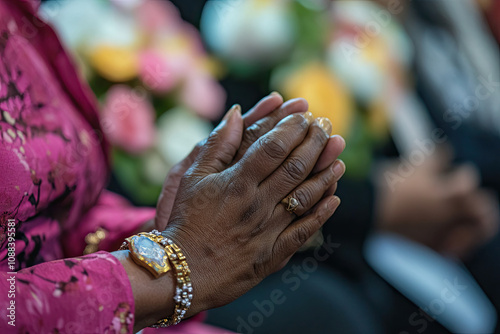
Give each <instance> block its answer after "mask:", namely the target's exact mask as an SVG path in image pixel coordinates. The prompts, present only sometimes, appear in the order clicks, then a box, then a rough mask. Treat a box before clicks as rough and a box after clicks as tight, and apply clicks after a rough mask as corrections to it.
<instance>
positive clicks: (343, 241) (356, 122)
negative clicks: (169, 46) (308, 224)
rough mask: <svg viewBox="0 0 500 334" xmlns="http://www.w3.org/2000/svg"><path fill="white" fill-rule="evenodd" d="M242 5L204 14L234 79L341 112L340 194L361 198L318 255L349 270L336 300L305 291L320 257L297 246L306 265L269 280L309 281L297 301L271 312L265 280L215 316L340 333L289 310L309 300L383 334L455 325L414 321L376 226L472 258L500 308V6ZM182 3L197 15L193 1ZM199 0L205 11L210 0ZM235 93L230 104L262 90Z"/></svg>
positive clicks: (337, 124) (342, 326)
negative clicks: (386, 273) (373, 240)
mask: <svg viewBox="0 0 500 334" xmlns="http://www.w3.org/2000/svg"><path fill="white" fill-rule="evenodd" d="M174 2H175V1H174ZM236 3H237V2H233V3H230V4H229V5H226V6H225V5H224V2H208V3H207V8H206V9H205V10H206V11H207V12H208V11H209V10H211V11H214V12H216V13H217V15H216V16H215V18H214V19H213V21H209V20H208V19H206V17H208V15H206V14H207V13H204V16H205V15H206V17H204V18H203V20H202V24H201V26H202V31H203V29H204V28H205V37H206V41H207V43H208V44H209V45H210V46H211V47H212V48H213V49H214V50H215V51H216V52H218V54H219V55H221V57H222V58H223V59H224V60H225V61H227V62H229V63H231V69H233V71H232V75H230V76H228V77H227V78H226V79H225V81H223V83H224V82H227V83H229V82H235V81H236V82H238V83H240V85H241V87H253V88H254V89H253V90H254V91H259V89H262V88H261V87H267V86H266V85H263V84H262V82H265V81H266V80H268V82H269V84H270V85H271V87H273V88H278V89H280V90H282V91H283V93H284V95H285V96H286V97H290V98H292V97H297V96H302V97H305V98H307V99H308V101H309V110H310V111H311V112H312V113H313V114H315V115H323V114H322V113H324V112H330V113H331V118H332V119H333V120H334V128H335V129H336V130H337V131H338V132H339V133H342V134H343V135H345V136H346V137H347V138H348V142H349V147H348V149H347V150H346V151H345V152H344V154H343V155H342V158H343V159H344V160H345V161H346V164H347V165H348V166H351V168H350V169H349V170H348V173H347V175H346V177H345V178H344V179H343V181H342V182H341V184H340V185H339V190H338V191H339V192H340V193H341V194H342V197H343V198H350V199H356V201H353V200H349V201H348V203H346V204H345V205H344V206H343V207H342V208H340V209H339V211H338V216H337V217H336V218H337V219H339V218H340V219H342V221H344V222H345V224H342V225H331V224H330V225H326V226H325V227H324V228H323V230H322V233H323V238H324V239H325V241H326V242H325V244H328V243H332V242H336V243H337V245H340V246H339V247H338V249H336V250H335V252H334V254H332V255H331V256H329V257H328V259H326V260H324V261H316V262H320V264H319V268H320V269H315V270H319V271H321V270H323V268H322V264H324V263H328V265H329V266H330V275H331V276H332V277H338V279H336V281H337V282H336V286H335V287H328V288H326V287H324V286H323V287H321V292H323V293H324V295H325V296H328V295H330V294H331V293H332V294H334V293H335V291H336V293H338V294H340V295H344V294H346V295H349V296H350V297H344V298H342V300H343V303H341V305H332V304H329V303H323V301H322V300H321V297H319V298H314V297H313V296H311V295H307V293H305V292H304V293H303V294H302V293H301V291H306V290H305V289H304V290H301V288H300V285H299V284H297V285H294V282H296V281H294V280H292V281H291V280H290V278H292V279H297V282H300V283H304V282H307V277H308V276H307V275H308V274H309V272H308V271H307V267H305V266H306V265H305V264H307V263H308V262H307V261H309V260H308V259H311V257H312V258H315V259H316V257H315V253H314V251H312V252H307V251H306V252H304V253H302V254H300V255H298V256H296V258H295V261H296V264H298V265H299V267H298V268H296V271H295V272H293V271H292V273H289V275H285V274H286V272H285V274H283V273H281V274H277V275H275V276H274V277H271V278H269V282H272V286H273V287H275V286H276V283H279V282H281V283H282V284H283V286H284V288H283V291H287V292H288V291H289V290H290V287H294V288H295V287H297V286H299V287H298V288H297V290H293V291H292V292H290V293H288V294H286V298H287V302H286V303H284V304H279V305H276V304H274V305H273V307H272V308H271V307H270V306H268V308H267V313H266V311H264V310H265V307H264V306H262V305H268V304H267V303H265V302H263V301H268V300H269V295H270V293H271V292H272V288H269V287H267V288H266V287H265V282H264V284H261V285H260V286H258V287H257V288H255V289H254V290H252V292H251V293H249V294H247V295H246V296H244V299H242V300H239V301H238V302H236V303H233V304H232V305H229V306H227V307H225V308H223V309H221V310H214V311H211V312H210V316H209V319H210V320H211V321H213V323H217V324H219V325H222V326H227V327H228V328H232V329H237V328H238V330H239V331H246V332H251V333H269V332H274V331H278V330H279V328H281V329H283V328H285V329H284V330H285V331H286V332H287V333H299V332H301V331H307V330H311V331H313V332H315V333H326V332H328V331H325V330H324V331H322V330H321V329H319V326H318V327H315V326H316V324H309V323H307V322H306V323H299V322H300V321H290V320H287V321H284V320H283V321H281V320H279V319H285V314H287V315H290V314H293V313H294V312H297V313H296V314H297V315H296V316H294V317H293V318H294V319H301V315H303V314H304V313H303V312H304V311H303V310H301V309H300V308H299V307H298V306H297V305H301V304H302V303H304V304H305V305H307V309H308V312H310V313H307V314H310V316H306V317H314V318H315V319H316V320H317V321H318V322H321V321H323V322H327V323H328V324H329V325H328V326H326V328H332V329H333V328H334V329H335V330H336V331H338V332H343V333H347V332H349V333H353V332H359V333H363V328H362V324H359V326H358V327H356V325H353V322H356V319H363V321H359V322H358V323H366V324H370V326H371V329H372V331H373V332H376V331H378V330H380V331H382V332H399V331H403V330H407V331H408V332H416V331H420V330H428V331H430V332H433V333H437V332H443V331H444V332H446V330H445V329H444V328H442V327H441V326H440V325H439V324H438V323H437V322H436V321H434V320H433V319H432V318H431V316H427V318H424V316H423V315H422V319H424V320H425V328H424V325H421V323H417V324H415V323H414V322H410V321H409V316H410V315H411V314H412V313H414V312H415V311H416V309H417V308H416V307H415V305H414V304H412V303H411V302H409V301H408V300H406V298H404V297H402V296H401V295H400V294H399V293H397V292H396V291H395V290H393V289H392V288H391V287H389V286H388V285H387V284H386V283H385V282H384V281H383V280H382V279H380V278H379V277H378V276H377V275H376V274H374V272H373V271H372V270H371V269H370V267H369V266H368V265H367V264H366V263H365V261H364V259H363V256H362V247H363V242H364V239H365V237H366V236H367V235H368V234H369V233H371V232H372V231H374V230H383V231H390V232H394V233H397V234H400V235H403V236H405V237H407V238H410V239H412V240H415V241H417V242H419V243H421V244H423V245H426V246H428V247H431V248H432V249H434V250H436V251H438V252H440V253H442V254H444V255H446V256H451V257H457V258H461V259H463V260H465V263H466V265H467V266H468V268H469V269H470V270H471V272H472V274H473V275H474V276H475V278H476V279H477V280H478V282H479V283H480V285H481V286H482V288H483V289H484V291H485V292H486V294H487V295H488V296H489V298H490V299H491V300H492V302H493V304H494V305H495V307H496V308H497V310H498V309H500V293H499V292H500V291H499V290H498V287H497V285H496V283H495V282H498V277H499V276H498V275H499V273H500V268H498V265H497V263H498V256H500V250H499V249H498V247H499V245H500V244H499V241H498V234H497V230H498V223H499V215H498V206H499V203H498V197H497V193H498V191H499V190H500V177H499V176H498V173H497V172H496V171H498V170H499V167H500V158H499V156H498V153H497V152H498V147H499V145H500V141H499V140H500V139H499V133H500V131H499V130H500V123H499V119H500V117H499V115H500V113H499V110H498V108H499V106H500V103H499V97H500V91H499V88H500V87H499V80H498V78H499V75H500V73H499V69H498V64H499V59H500V58H499V57H498V45H497V44H496V43H495V41H494V40H493V38H492V31H493V33H494V34H495V35H497V34H498V28H497V27H496V22H497V21H496V20H495V19H494V18H495V17H496V18H497V20H498V10H497V6H496V5H497V3H496V2H495V1H482V2H480V3H478V4H476V3H475V2H473V1H433V2H423V1H422V2H416V1H373V2H370V1H333V2H328V1H277V2H265V1H264V2H260V3H259V4H257V2H252V1H250V2H247V4H246V5H241V6H243V7H245V10H242V9H241V7H238V5H236ZM249 3H250V4H249ZM251 3H255V4H254V5H252V4H251ZM375 3H377V5H378V6H375ZM214 4H217V5H214ZM178 5H179V6H180V8H181V10H182V8H184V9H185V10H186V11H185V12H182V13H186V14H185V15H186V17H195V18H196V15H193V11H194V9H193V10H188V9H187V8H186V7H184V6H183V4H181V3H178ZM209 5H212V7H209ZM193 8H200V13H201V5H200V6H198V7H197V6H194V7H193ZM214 8H217V9H214ZM236 8H238V9H236ZM482 9H484V11H485V15H484V17H483V12H482ZM485 17H486V18H488V19H489V21H488V22H489V23H490V27H488V26H487V25H486V22H487V21H486V20H485ZM204 21H205V22H206V25H205V26H204V24H203V22H204ZM217 25H218V26H219V28H217ZM214 27H215V28H214ZM490 28H491V29H490ZM238 34H239V35H238ZM242 36H245V38H242ZM228 41H232V42H231V43H229V42H228ZM270 55H271V56H270ZM279 55H281V56H279ZM273 57H276V59H277V60H276V59H275V60H273ZM280 57H281V58H280ZM238 66H239V67H238ZM235 68H236V69H235ZM243 69H244V70H243ZM248 73H252V75H246V74H248ZM245 80H246V81H245ZM233 89H234V86H233ZM240 90H241V91H243V89H242V88H240ZM228 92H229V96H228V99H229V100H231V99H236V98H237V97H238V98H239V97H243V96H245V97H246V98H247V99H248V101H249V102H250V101H253V99H254V98H253V97H251V95H250V94H247V93H240V92H237V91H234V90H233V91H231V89H228ZM254 94H255V93H254ZM325 106H328V107H327V108H325ZM333 115H335V116H333ZM361 203H362V204H361ZM350 204H352V205H350ZM327 239H328V240H327ZM319 240H321V238H320V239H319ZM320 242H321V241H320ZM325 244H324V245H325ZM321 262H322V263H321ZM302 264H304V266H301V265H302ZM312 268H315V267H312ZM310 270H313V269H311V268H310ZM313 271H314V270H313ZM321 292H318V293H321ZM294 303H295V304H294ZM292 305H293V306H292ZM271 309H272V312H271V311H269V310H271ZM299 309H300V311H299ZM255 312H257V313H255ZM259 312H260V314H261V316H260V317H259V316H258V314H259ZM266 314H268V316H266ZM427 319H431V320H430V321H429V320H427Z"/></svg>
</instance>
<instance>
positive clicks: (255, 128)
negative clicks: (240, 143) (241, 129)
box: [244, 123, 263, 143]
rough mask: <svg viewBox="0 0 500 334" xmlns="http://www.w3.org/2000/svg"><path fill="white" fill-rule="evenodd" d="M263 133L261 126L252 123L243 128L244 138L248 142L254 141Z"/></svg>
mask: <svg viewBox="0 0 500 334" xmlns="http://www.w3.org/2000/svg"><path fill="white" fill-rule="evenodd" d="M262 134H263V129H262V126H261V125H260V124H258V123H254V124H252V125H251V126H249V127H248V128H247V129H246V130H245V136H244V140H245V141H246V142H248V143H254V142H256V141H257V140H258V139H259V138H260V137H261V136H262Z"/></svg>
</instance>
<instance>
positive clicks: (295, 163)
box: [284, 158, 307, 181]
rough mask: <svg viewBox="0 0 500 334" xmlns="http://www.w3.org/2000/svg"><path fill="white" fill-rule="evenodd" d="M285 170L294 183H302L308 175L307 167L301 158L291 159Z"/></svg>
mask: <svg viewBox="0 0 500 334" xmlns="http://www.w3.org/2000/svg"><path fill="white" fill-rule="evenodd" d="M284 168H285V171H286V173H287V174H288V175H289V176H290V177H291V178H292V180H293V181H300V180H302V179H303V178H304V176H305V175H306V174H307V167H306V165H305V164H304V162H303V161H302V160H301V159H299V158H290V159H289V160H288V161H287V162H286V164H285V166H284Z"/></svg>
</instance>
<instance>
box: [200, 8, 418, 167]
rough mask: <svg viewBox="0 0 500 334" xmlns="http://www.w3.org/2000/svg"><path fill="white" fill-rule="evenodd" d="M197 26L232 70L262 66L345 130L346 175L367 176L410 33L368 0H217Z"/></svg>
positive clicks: (251, 72)
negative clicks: (407, 33)
mask: <svg viewBox="0 0 500 334" xmlns="http://www.w3.org/2000/svg"><path fill="white" fill-rule="evenodd" d="M201 31H202V35H203V36H204V39H205V40H206V42H207V43H208V45H209V46H210V47H211V48H212V49H213V50H214V52H215V53H216V54H217V55H218V56H219V57H220V58H221V59H223V60H224V63H225V64H226V65H227V67H228V70H229V71H230V72H231V74H233V75H237V76H241V77H246V78H251V77H252V76H254V77H255V76H256V75H259V74H260V73H261V72H263V71H268V72H269V75H268V77H270V82H269V85H270V86H271V89H273V90H277V91H279V92H281V93H282V94H283V95H284V97H285V98H287V99H291V98H296V97H303V98H305V99H307V101H308V102H309V111H311V112H312V113H313V114H314V115H315V116H317V117H319V116H324V117H328V118H330V119H331V120H332V122H333V132H334V133H337V134H341V135H342V136H344V137H345V138H346V140H347V143H348V149H347V150H346V151H345V152H344V153H343V154H342V156H341V157H342V159H344V160H345V162H346V164H347V165H348V167H349V168H348V169H347V174H348V175H349V176H354V177H365V176H366V175H367V174H368V173H369V171H370V167H371V162H372V159H373V152H374V148H375V146H377V145H378V144H379V143H382V142H383V141H385V140H387V138H388V133H389V131H388V130H389V117H388V110H389V109H390V107H389V106H388V101H391V99H392V97H393V95H394V94H397V93H398V92H399V90H398V89H396V87H404V86H405V81H406V78H405V77H404V76H405V74H404V73H406V71H405V68H406V67H407V66H408V65H409V63H410V58H411V57H410V55H411V52H410V51H411V47H410V45H409V44H410V43H409V40H408V37H407V36H406V35H405V34H404V32H403V29H402V27H401V26H400V25H399V24H398V22H397V20H396V18H395V17H392V15H391V14H390V13H389V12H388V11H387V10H386V9H384V8H381V7H379V6H377V5H375V4H373V3H371V2H369V1H344V0H342V1H330V0H218V1H208V2H207V5H206V6H205V9H204V12H203V17H202V22H201Z"/></svg>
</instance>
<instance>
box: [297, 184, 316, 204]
mask: <svg viewBox="0 0 500 334" xmlns="http://www.w3.org/2000/svg"><path fill="white" fill-rule="evenodd" d="M295 198H297V200H298V201H299V203H300V204H299V205H301V206H302V207H304V208H306V207H309V206H311V204H312V202H313V194H312V192H311V189H309V188H308V187H304V188H300V189H297V191H295Z"/></svg>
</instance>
